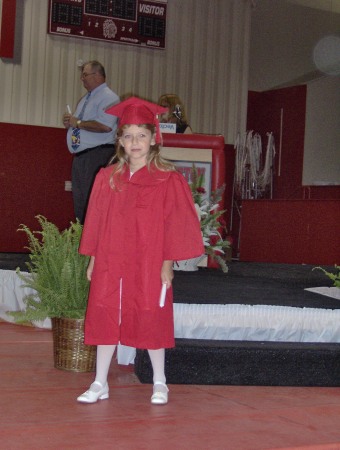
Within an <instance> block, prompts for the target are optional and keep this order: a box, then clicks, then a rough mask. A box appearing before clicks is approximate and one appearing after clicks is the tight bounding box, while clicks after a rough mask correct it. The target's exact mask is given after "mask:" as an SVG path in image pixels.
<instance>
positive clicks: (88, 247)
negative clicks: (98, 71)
mask: <svg viewBox="0 0 340 450" xmlns="http://www.w3.org/2000/svg"><path fill="white" fill-rule="evenodd" d="M161 112H164V108H162V107H160V106H158V105H155V104H153V103H150V102H146V101H144V100H141V99H139V98H136V97H131V98H129V99H128V100H125V101H123V102H121V103H119V104H118V105H115V106H113V107H111V108H109V109H108V110H107V113H109V114H112V115H115V116H117V117H118V118H119V128H118V132H117V151H116V158H117V159H118V162H117V163H116V164H114V165H111V166H108V167H107V168H105V169H101V171H100V172H99V173H98V175H97V177H96V180H95V183H94V186H93V189H92V193H91V198H90V202H89V207H88V212H87V215H86V220H85V225H84V230H83V235H82V240H81V244H80V249H79V251H80V253H82V254H85V255H90V256H91V259H90V263H89V266H88V270H87V277H88V279H89V280H91V288H90V294H89V300H88V308H87V313H86V320H85V343H86V344H88V345H97V372H96V378H95V381H94V382H93V383H92V384H91V386H90V388H89V390H88V391H86V392H85V393H84V394H82V395H81V396H80V397H78V399H77V400H78V401H79V402H83V403H94V402H96V401H97V400H98V399H101V400H102V399H106V398H108V397H109V387H108V383H107V375H108V371H109V367H110V363H111V359H112V356H113V353H114V351H115V348H116V345H117V344H118V343H121V344H124V345H127V346H130V347H136V348H141V349H148V353H149V355H150V359H151V364H152V368H153V382H154V386H153V394H152V397H151V403H153V404H165V403H167V401H168V388H167V386H166V378H165V373H164V359H165V348H171V347H174V343H175V341H174V325H173V306H172V286H171V285H172V279H173V269H172V266H173V261H176V260H183V259H188V258H193V257H196V256H200V255H202V254H203V253H204V247H203V242H202V234H201V230H200V225H199V220H198V217H197V213H196V211H195V207H194V204H193V200H192V195H191V192H190V188H189V186H188V184H187V182H186V180H185V179H184V177H183V176H182V175H181V174H179V173H178V172H176V170H175V168H174V166H173V165H172V164H171V163H170V162H169V161H166V160H165V159H163V158H162V157H161V156H160V141H161V136H160V131H159V122H158V119H157V114H160V113H161ZM164 285H165V286H166V298H165V303H164V306H162V304H160V297H161V295H160V294H161V291H162V286H164ZM163 291H164V289H163Z"/></svg>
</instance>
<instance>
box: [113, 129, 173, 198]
mask: <svg viewBox="0 0 340 450" xmlns="http://www.w3.org/2000/svg"><path fill="white" fill-rule="evenodd" d="M129 126H130V125H123V126H122V127H120V128H118V130H117V138H116V154H115V155H114V156H113V157H112V159H111V160H110V161H109V164H108V165H110V164H114V166H113V169H112V173H111V176H110V186H111V188H112V189H116V190H119V184H120V183H119V179H120V176H121V174H122V173H124V172H125V170H129V158H128V156H127V154H126V153H125V150H124V147H123V146H122V145H121V143H120V141H119V139H120V138H121V137H122V135H123V131H124V130H125V129H126V128H128V127H129ZM138 126H139V127H142V128H145V129H147V130H149V131H151V133H152V135H155V133H156V126H155V125H151V124H143V125H138ZM160 151H161V144H154V145H150V150H149V153H148V154H147V157H146V165H147V167H148V169H149V170H150V169H151V167H152V166H154V167H156V168H157V169H159V170H162V171H164V172H170V171H175V170H176V167H175V165H174V164H173V163H172V162H171V161H169V160H167V159H165V158H163V157H162V156H161V154H160Z"/></svg>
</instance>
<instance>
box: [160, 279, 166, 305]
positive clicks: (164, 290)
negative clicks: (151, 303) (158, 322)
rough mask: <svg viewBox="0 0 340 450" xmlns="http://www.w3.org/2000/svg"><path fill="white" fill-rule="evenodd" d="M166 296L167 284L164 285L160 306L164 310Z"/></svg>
mask: <svg viewBox="0 0 340 450" xmlns="http://www.w3.org/2000/svg"><path fill="white" fill-rule="evenodd" d="M165 296H166V283H163V285H162V290H161V295H160V296H159V306H160V307H161V308H163V306H164V305H165Z"/></svg>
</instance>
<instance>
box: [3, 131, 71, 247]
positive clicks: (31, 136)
mask: <svg viewBox="0 0 340 450" xmlns="http://www.w3.org/2000/svg"><path fill="white" fill-rule="evenodd" d="M71 163H72V157H71V155H70V154H69V152H68V149H67V146H66V140H65V130H63V129H59V128H48V127H38V126H27V125H15V124H7V123H0V193H1V200H0V217H1V220H0V252H22V251H24V246H25V245H26V244H27V241H26V238H25V236H24V234H23V233H18V232H17V231H16V230H17V228H18V227H19V225H20V224H22V223H23V224H25V225H28V226H29V227H32V228H33V229H37V228H38V225H37V221H36V219H35V218H34V217H35V216H36V215H37V214H43V215H44V216H46V217H47V219H48V220H50V221H52V222H54V223H55V224H56V225H57V226H59V227H60V228H65V227H66V226H67V225H68V223H69V222H70V220H74V216H73V204H72V193H71V192H66V191H65V181H66V180H71Z"/></svg>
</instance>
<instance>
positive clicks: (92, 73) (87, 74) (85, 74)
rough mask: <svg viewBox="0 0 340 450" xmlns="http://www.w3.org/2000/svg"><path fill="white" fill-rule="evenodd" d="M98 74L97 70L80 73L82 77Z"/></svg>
mask: <svg viewBox="0 0 340 450" xmlns="http://www.w3.org/2000/svg"><path fill="white" fill-rule="evenodd" d="M95 74H96V72H91V73H85V72H84V73H82V74H81V75H80V78H86V77H88V76H89V75H95Z"/></svg>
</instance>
